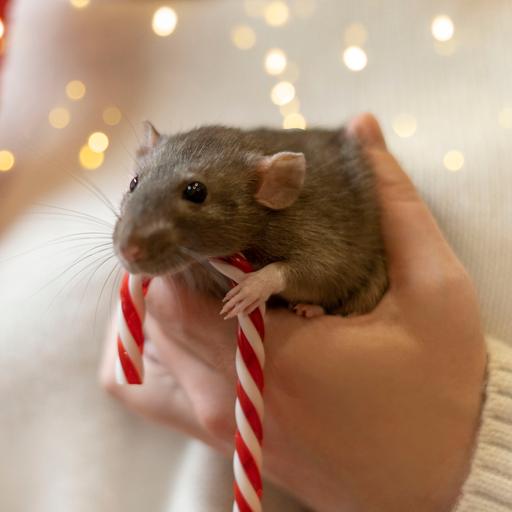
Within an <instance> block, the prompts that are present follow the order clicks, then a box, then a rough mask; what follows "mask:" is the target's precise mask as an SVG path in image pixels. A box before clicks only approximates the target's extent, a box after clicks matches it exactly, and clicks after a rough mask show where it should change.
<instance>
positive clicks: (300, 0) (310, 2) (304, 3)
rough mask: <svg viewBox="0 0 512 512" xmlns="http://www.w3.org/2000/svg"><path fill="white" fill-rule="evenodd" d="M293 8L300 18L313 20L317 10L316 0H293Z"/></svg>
mask: <svg viewBox="0 0 512 512" xmlns="http://www.w3.org/2000/svg"><path fill="white" fill-rule="evenodd" d="M291 7H292V12H293V14H294V15H295V16H297V17H298V18H302V19H307V18H311V16H313V14H314V12H315V10H316V0H293V2H292V4H291Z"/></svg>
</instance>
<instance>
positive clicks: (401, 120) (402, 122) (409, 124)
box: [393, 114, 418, 138]
mask: <svg viewBox="0 0 512 512" xmlns="http://www.w3.org/2000/svg"><path fill="white" fill-rule="evenodd" d="M417 127H418V123H417V122H416V119H415V118H414V117H413V116H411V115H409V114H400V115H398V116H396V117H395V118H394V119H393V130H394V132H395V133H396V134H397V135H398V136H399V137H402V138H407V137H412V136H413V135H414V134H415V133H416V128H417Z"/></svg>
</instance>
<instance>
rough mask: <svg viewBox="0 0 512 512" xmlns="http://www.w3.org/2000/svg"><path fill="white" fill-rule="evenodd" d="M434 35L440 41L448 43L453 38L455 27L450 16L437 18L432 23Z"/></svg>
mask: <svg viewBox="0 0 512 512" xmlns="http://www.w3.org/2000/svg"><path fill="white" fill-rule="evenodd" d="M431 28H432V35H433V36H434V39H437V40H438V41H448V40H449V39H451V38H452V37H453V33H454V32H455V27H454V26H453V21H452V20H451V19H450V18H449V17H448V16H444V15H442V16H436V17H435V18H434V20H433V21H432V27H431Z"/></svg>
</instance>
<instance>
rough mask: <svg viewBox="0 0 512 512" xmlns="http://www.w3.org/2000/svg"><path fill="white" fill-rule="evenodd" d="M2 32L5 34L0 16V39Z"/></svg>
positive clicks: (2, 35)
mask: <svg viewBox="0 0 512 512" xmlns="http://www.w3.org/2000/svg"><path fill="white" fill-rule="evenodd" d="M4 34H5V25H4V22H3V20H2V18H0V39H1V38H2V37H4Z"/></svg>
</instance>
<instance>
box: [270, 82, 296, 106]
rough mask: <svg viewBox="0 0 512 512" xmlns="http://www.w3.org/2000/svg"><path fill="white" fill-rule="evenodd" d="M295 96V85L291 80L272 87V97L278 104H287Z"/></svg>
mask: <svg viewBox="0 0 512 512" xmlns="http://www.w3.org/2000/svg"><path fill="white" fill-rule="evenodd" d="M294 97H295V87H294V86H293V84H291V83H290V82H279V83H278V84H276V85H274V87H272V91H271V93H270V98H271V99H272V103H274V104H276V105H279V106H281V105H286V104H287V103H290V101H292V100H293V98H294Z"/></svg>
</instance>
